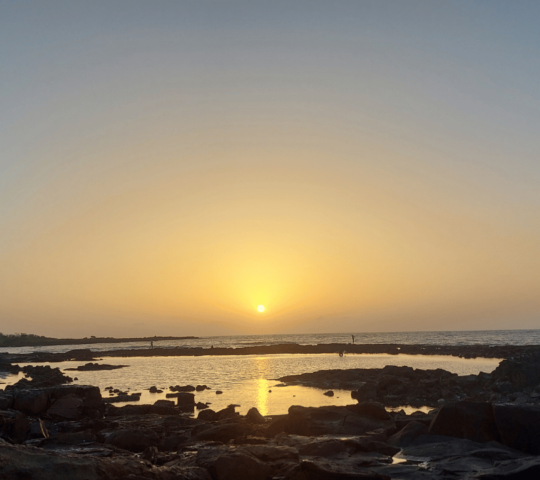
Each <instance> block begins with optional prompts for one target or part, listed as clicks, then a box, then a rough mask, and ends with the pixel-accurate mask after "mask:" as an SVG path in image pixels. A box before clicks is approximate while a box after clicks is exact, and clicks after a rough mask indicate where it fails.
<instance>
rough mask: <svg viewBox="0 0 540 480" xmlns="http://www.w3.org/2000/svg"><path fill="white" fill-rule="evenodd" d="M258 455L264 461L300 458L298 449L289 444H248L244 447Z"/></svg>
mask: <svg viewBox="0 0 540 480" xmlns="http://www.w3.org/2000/svg"><path fill="white" fill-rule="evenodd" d="M242 450H243V451H244V452H248V453H250V454H252V455H253V456H255V457H257V458H258V459H259V460H262V461H263V462H276V461H279V460H296V461H297V460H298V458H299V457H298V450H297V449H296V448H292V447H287V446H271V445H247V446H245V447H243V449H242Z"/></svg>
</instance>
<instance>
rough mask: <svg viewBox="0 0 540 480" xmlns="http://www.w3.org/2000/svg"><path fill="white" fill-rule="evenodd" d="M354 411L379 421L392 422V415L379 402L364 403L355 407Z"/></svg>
mask: <svg viewBox="0 0 540 480" xmlns="http://www.w3.org/2000/svg"><path fill="white" fill-rule="evenodd" d="M355 407H356V408H354V411H355V412H356V413H357V414H358V415H362V416H364V417H369V418H376V419H377V420H390V419H391V417H390V414H389V413H388V412H387V411H386V409H385V408H384V405H382V404H381V403H378V402H363V403H359V404H358V405H356V406H355Z"/></svg>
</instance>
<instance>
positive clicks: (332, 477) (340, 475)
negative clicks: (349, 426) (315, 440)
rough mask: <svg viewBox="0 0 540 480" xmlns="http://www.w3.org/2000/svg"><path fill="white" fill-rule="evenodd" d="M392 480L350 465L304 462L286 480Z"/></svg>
mask: <svg viewBox="0 0 540 480" xmlns="http://www.w3.org/2000/svg"><path fill="white" fill-rule="evenodd" d="M345 479H347V480H391V478H390V477H388V476H387V475H384V474H380V473H375V472H370V471H365V470H364V471H362V470H360V469H356V468H354V467H352V466H350V465H348V464H342V463H338V462H330V461H313V460H303V461H302V462H301V463H300V464H299V465H298V466H297V467H296V468H295V469H294V470H293V471H292V472H291V473H290V474H289V476H287V478H286V480H345Z"/></svg>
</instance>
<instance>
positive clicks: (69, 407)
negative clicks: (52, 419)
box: [47, 394, 84, 420]
mask: <svg viewBox="0 0 540 480" xmlns="http://www.w3.org/2000/svg"><path fill="white" fill-rule="evenodd" d="M83 406H84V400H83V399H82V398H80V397H77V396H75V395H73V394H68V395H65V396H63V397H61V398H59V399H58V400H56V401H55V402H54V403H53V404H52V405H51V407H50V408H49V409H48V410H47V414H48V415H53V416H56V417H61V418H65V419H68V420H78V419H80V418H81V417H82V416H83Z"/></svg>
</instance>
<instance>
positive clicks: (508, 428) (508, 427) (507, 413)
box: [493, 404, 540, 455]
mask: <svg viewBox="0 0 540 480" xmlns="http://www.w3.org/2000/svg"><path fill="white" fill-rule="evenodd" d="M493 414H494V422H495V423H496V427H497V429H498V432H499V433H500V437H501V441H502V443H503V444H504V445H507V446H509V447H511V448H515V449H516V450H520V451H522V452H525V453H528V454H531V455H539V454H540V433H539V432H540V406H537V405H512V404H494V405H493Z"/></svg>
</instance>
